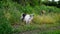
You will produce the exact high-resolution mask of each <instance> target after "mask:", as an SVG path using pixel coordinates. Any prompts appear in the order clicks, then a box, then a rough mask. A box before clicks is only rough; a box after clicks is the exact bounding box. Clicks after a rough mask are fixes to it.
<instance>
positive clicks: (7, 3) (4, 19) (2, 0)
mask: <svg viewBox="0 0 60 34" xmlns="http://www.w3.org/2000/svg"><path fill="white" fill-rule="evenodd" d="M20 1H22V2H20ZM41 3H42V2H41V1H40V0H39V1H38V0H37V1H36V0H29V1H25V0H0V34H13V32H23V31H28V30H34V29H39V28H40V25H42V24H46V25H47V24H50V23H53V25H56V24H57V23H58V24H60V8H57V7H54V6H45V5H44V4H41ZM41 10H45V11H46V14H44V15H40V12H41ZM49 11H51V13H49ZM22 13H28V14H32V13H33V14H34V19H33V21H32V23H31V24H30V25H26V24H24V23H23V22H21V20H20V16H21V14H22ZM15 24H17V25H18V24H19V26H20V27H16V28H17V29H16V28H15V26H17V25H15ZM13 25H15V26H13ZM41 27H42V26H41ZM48 27H49V26H48Z"/></svg>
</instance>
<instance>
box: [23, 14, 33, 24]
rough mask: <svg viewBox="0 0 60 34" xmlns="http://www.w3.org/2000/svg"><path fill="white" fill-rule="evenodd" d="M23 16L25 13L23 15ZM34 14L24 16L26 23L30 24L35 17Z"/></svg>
mask: <svg viewBox="0 0 60 34" xmlns="http://www.w3.org/2000/svg"><path fill="white" fill-rule="evenodd" d="M22 16H23V15H22ZM33 16H34V15H33V14H31V15H29V14H26V15H25V17H22V20H23V21H25V22H26V24H29V23H30V22H31V21H32V19H33Z"/></svg>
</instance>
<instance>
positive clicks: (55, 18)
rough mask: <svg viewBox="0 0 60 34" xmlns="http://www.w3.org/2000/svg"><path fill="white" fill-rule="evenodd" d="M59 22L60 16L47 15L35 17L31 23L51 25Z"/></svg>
mask: <svg viewBox="0 0 60 34" xmlns="http://www.w3.org/2000/svg"><path fill="white" fill-rule="evenodd" d="M59 20H60V14H52V15H50V14H48V15H42V16H39V15H35V16H34V19H33V22H34V23H38V24H43V23H45V24H51V23H56V22H57V21H59Z"/></svg>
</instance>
